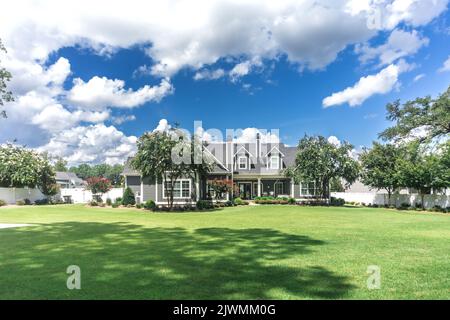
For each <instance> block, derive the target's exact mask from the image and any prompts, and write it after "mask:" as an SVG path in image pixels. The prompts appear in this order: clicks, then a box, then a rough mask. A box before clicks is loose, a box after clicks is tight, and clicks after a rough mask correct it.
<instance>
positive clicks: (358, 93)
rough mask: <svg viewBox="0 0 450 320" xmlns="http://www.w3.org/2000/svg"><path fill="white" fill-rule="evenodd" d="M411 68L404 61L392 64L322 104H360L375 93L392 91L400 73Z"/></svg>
mask: <svg viewBox="0 0 450 320" xmlns="http://www.w3.org/2000/svg"><path fill="white" fill-rule="evenodd" d="M410 68H411V66H410V65H408V64H406V63H405V62H404V61H400V62H399V63H398V64H391V65H389V66H387V67H386V68H384V69H383V70H381V71H380V72H378V73H377V74H374V75H369V76H366V77H362V78H361V79H359V81H358V82H357V83H356V84H355V85H354V86H352V87H348V88H347V89H345V90H343V91H339V92H336V93H333V94H332V95H331V96H329V97H326V98H325V99H324V100H323V102H322V104H323V106H324V107H325V108H328V107H331V106H335V105H340V104H344V103H348V104H349V105H350V106H351V107H355V106H359V105H361V104H362V103H363V102H364V101H366V100H367V99H369V98H370V97H371V96H373V95H375V94H384V93H388V92H390V91H391V90H392V89H393V88H394V87H395V86H396V85H397V84H398V77H399V75H400V74H401V73H402V72H405V71H407V70H409V69H410Z"/></svg>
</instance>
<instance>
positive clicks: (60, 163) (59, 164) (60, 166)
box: [53, 157, 67, 172]
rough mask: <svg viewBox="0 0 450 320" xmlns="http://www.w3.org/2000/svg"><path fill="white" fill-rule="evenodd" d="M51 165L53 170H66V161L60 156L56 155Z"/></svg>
mask: <svg viewBox="0 0 450 320" xmlns="http://www.w3.org/2000/svg"><path fill="white" fill-rule="evenodd" d="M53 167H54V169H55V171H60V172H67V161H66V160H64V159H63V158H61V157H57V158H56V162H55V164H54V166H53Z"/></svg>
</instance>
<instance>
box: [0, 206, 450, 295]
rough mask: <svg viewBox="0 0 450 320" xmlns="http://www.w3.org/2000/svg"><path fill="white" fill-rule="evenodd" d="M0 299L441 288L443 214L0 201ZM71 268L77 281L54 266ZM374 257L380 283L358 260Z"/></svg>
mask: <svg viewBox="0 0 450 320" xmlns="http://www.w3.org/2000/svg"><path fill="white" fill-rule="evenodd" d="M0 223H32V224H36V225H35V226H30V227H22V228H14V229H0V299H41V298H48V299H72V298H74V299H324V298H325V299H402V298H404V299H432V298H437V299H449V298H450V293H449V288H450V216H449V215H443V214H432V213H412V212H400V211H393V210H385V209H371V208H322V207H310V208H307V207H294V206H252V207H238V208H227V209H224V210H219V211H214V212H204V213H182V214H174V213H158V214H155V213H149V212H146V211H138V210H134V209H104V208H86V207H83V206H79V205H69V206H42V207H38V206H33V207H20V208H3V209H0ZM69 265H78V266H80V268H81V278H82V280H81V281H82V282H81V290H68V289H67V288H66V279H67V274H66V268H67V267H68V266H69ZM369 265H378V266H379V267H380V268H381V276H382V280H381V289H380V290H368V289H367V285H366V280H367V276H368V275H367V274H366V270H367V267H368V266H369Z"/></svg>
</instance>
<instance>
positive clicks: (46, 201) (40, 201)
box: [34, 199, 48, 206]
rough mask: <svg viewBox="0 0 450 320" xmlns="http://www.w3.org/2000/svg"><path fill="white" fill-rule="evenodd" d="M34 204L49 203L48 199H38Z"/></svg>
mask: <svg viewBox="0 0 450 320" xmlns="http://www.w3.org/2000/svg"><path fill="white" fill-rule="evenodd" d="M34 204H35V205H37V206H42V205H46V204H48V199H41V200H36V201H35V202H34Z"/></svg>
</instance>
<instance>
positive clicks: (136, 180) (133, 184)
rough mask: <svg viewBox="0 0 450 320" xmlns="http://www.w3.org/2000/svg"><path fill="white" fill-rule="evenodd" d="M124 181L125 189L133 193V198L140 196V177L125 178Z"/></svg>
mask: <svg viewBox="0 0 450 320" xmlns="http://www.w3.org/2000/svg"><path fill="white" fill-rule="evenodd" d="M126 179H127V181H126V183H127V187H129V188H130V189H131V190H132V191H133V193H134V194H135V196H137V195H138V194H141V177H137V176H127V177H126Z"/></svg>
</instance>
